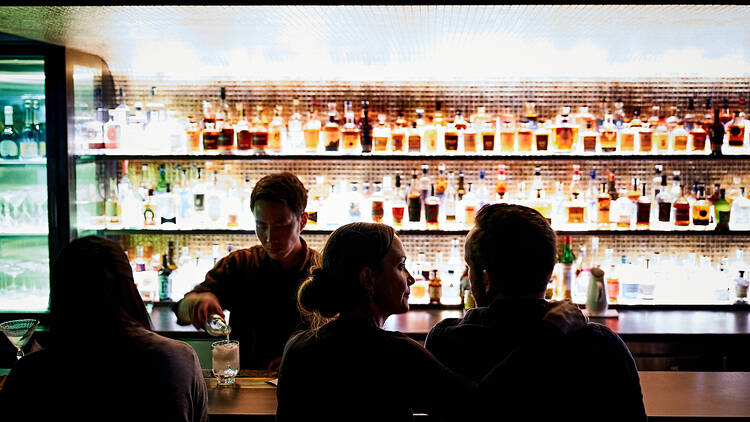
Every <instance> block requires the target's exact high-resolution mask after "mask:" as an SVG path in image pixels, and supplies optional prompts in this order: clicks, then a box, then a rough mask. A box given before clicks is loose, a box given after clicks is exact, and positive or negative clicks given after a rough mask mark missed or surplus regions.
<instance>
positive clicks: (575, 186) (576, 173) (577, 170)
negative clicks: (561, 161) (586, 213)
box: [568, 164, 583, 199]
mask: <svg viewBox="0 0 750 422" xmlns="http://www.w3.org/2000/svg"><path fill="white" fill-rule="evenodd" d="M568 192H569V193H570V195H571V196H572V195H574V194H578V195H581V196H582V189H581V166H580V165H579V164H573V177H572V178H571V180H570V185H569V189H568ZM581 199H583V198H581Z"/></svg>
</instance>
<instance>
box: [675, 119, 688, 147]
mask: <svg viewBox="0 0 750 422" xmlns="http://www.w3.org/2000/svg"><path fill="white" fill-rule="evenodd" d="M689 136H690V134H689V133H688V131H687V130H685V127H684V126H683V125H681V124H679V123H678V124H677V127H676V128H675V129H674V130H673V131H672V150H673V151H675V152H685V151H687V145H688V138H689Z"/></svg>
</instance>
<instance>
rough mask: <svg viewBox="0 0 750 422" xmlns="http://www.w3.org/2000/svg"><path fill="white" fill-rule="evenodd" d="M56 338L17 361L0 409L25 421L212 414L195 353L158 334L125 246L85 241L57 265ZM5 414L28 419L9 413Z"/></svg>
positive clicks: (53, 296)
mask: <svg viewBox="0 0 750 422" xmlns="http://www.w3.org/2000/svg"><path fill="white" fill-rule="evenodd" d="M50 276H51V277H50V278H51V285H50V314H51V324H50V325H51V326H50V339H49V340H50V342H49V343H50V344H49V345H47V347H45V348H44V349H42V350H40V351H38V352H33V353H30V354H28V355H26V356H25V357H24V358H22V359H21V360H19V361H18V362H17V364H16V366H15V367H14V368H13V369H12V371H11V373H10V374H9V375H8V378H7V380H6V382H5V386H4V388H3V390H2V396H3V397H2V400H0V403H2V404H3V406H1V407H2V409H3V413H4V415H8V413H6V412H11V413H12V412H16V413H17V416H18V417H19V418H22V419H23V420H27V419H31V420H52V419H60V418H67V417H72V418H73V419H76V420H139V419H141V420H142V419H146V420H163V421H205V420H207V419H208V413H207V410H208V409H207V396H206V384H205V381H204V379H203V376H202V372H201V368H200V364H199V362H198V357H197V356H196V354H195V351H194V350H193V349H192V348H191V347H190V346H189V345H188V344H186V343H184V342H181V341H177V340H172V339H169V338H166V337H163V336H160V335H158V334H156V333H155V332H153V331H151V322H150V319H149V316H148V313H147V311H146V307H145V305H144V304H143V301H142V300H141V297H140V295H139V294H138V290H137V288H136V286H135V283H134V281H133V272H132V269H131V267H130V263H129V262H128V259H127V256H126V255H125V253H124V251H123V250H122V248H121V247H120V246H119V245H118V244H117V243H114V242H112V241H110V240H107V239H103V238H100V237H95V236H88V237H83V238H80V239H76V240H74V241H72V242H71V243H70V244H68V245H67V246H65V247H64V248H63V250H62V251H61V252H60V254H59V255H58V257H57V259H56V260H55V262H54V265H53V268H52V272H51V275H50ZM8 420H21V419H14V418H11V417H9V418H8Z"/></svg>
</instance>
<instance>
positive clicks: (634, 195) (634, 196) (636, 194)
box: [627, 177, 641, 206]
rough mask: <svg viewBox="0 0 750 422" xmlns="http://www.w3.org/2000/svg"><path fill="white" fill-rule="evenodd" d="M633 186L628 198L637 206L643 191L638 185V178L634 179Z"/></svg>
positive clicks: (632, 180)
mask: <svg viewBox="0 0 750 422" xmlns="http://www.w3.org/2000/svg"><path fill="white" fill-rule="evenodd" d="M631 186H632V188H631V190H630V191H628V193H627V197H628V199H630V201H631V202H632V203H633V205H634V206H635V204H636V203H637V202H638V198H640V197H641V189H640V188H641V187H640V185H639V184H638V178H637V177H634V178H632V179H631Z"/></svg>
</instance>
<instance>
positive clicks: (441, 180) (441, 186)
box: [435, 163, 448, 204]
mask: <svg viewBox="0 0 750 422" xmlns="http://www.w3.org/2000/svg"><path fill="white" fill-rule="evenodd" d="M447 189H448V179H446V178H445V163H440V164H438V177H437V180H436V181H435V196H437V197H438V199H439V200H440V203H441V204H442V203H443V198H444V197H445V191H446V190H447Z"/></svg>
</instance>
